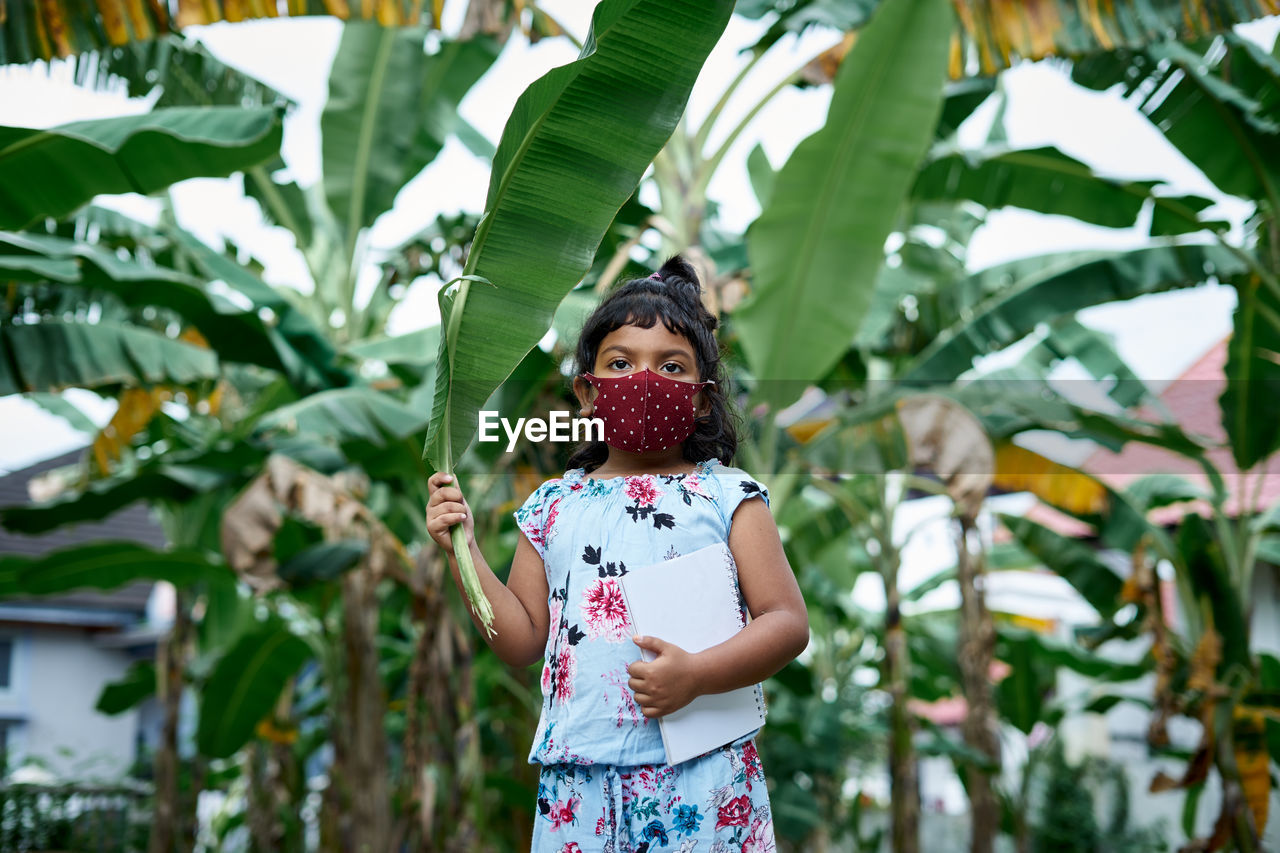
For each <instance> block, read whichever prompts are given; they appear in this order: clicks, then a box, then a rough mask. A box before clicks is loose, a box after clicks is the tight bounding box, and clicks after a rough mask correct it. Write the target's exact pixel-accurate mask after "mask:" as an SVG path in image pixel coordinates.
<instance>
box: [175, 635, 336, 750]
mask: <svg viewBox="0 0 1280 853" xmlns="http://www.w3.org/2000/svg"><path fill="white" fill-rule="evenodd" d="M310 657H311V649H310V647H309V646H308V645H307V643H306V642H305V641H304V640H302V639H301V638H300V637H298V636H296V635H295V634H293V633H292V632H291V631H290V630H289V628H288V627H287V626H286V625H285V624H284V623H283V622H282V621H281V620H280V619H278V618H275V619H270V620H268V621H266V622H263V623H262V624H260V625H258V626H257V627H255V628H253V629H251V630H248V631H246V632H244V633H243V634H241V635H240V637H239V638H238V639H237V640H236V642H235V643H234V644H232V645H231V646H230V647H229V648H228V649H227V650H226V652H225V653H223V655H222V656H221V658H219V660H218V663H217V665H216V666H215V667H214V669H213V672H212V673H211V674H210V675H209V679H208V681H206V682H205V684H204V690H203V691H202V696H201V702H200V710H201V713H200V723H199V726H198V728H197V730H196V744H197V745H198V746H199V748H200V752H201V753H202V754H204V755H207V756H209V757H210V758H227V757H230V756H231V755H233V754H234V753H235V752H236V751H237V750H238V749H240V747H242V746H244V745H245V743H246V742H248V740H249V738H251V737H252V736H253V732H254V727H255V726H257V725H258V723H259V722H260V721H261V720H262V719H263V718H264V717H266V716H267V714H269V713H270V712H271V709H272V707H273V706H274V705H275V703H276V700H277V699H278V698H279V696H280V692H281V691H282V690H283V689H284V687H285V684H286V682H288V681H289V680H290V679H292V678H293V677H294V675H296V674H297V672H298V669H299V668H300V667H301V666H302V664H303V663H305V662H306V661H307V660H308V659H309V658H310Z"/></svg>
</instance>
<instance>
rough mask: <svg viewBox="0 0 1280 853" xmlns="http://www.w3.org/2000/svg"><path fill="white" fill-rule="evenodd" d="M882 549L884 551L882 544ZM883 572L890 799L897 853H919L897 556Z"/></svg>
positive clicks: (908, 662) (907, 654)
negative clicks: (889, 700) (888, 698)
mask: <svg viewBox="0 0 1280 853" xmlns="http://www.w3.org/2000/svg"><path fill="white" fill-rule="evenodd" d="M881 547H882V548H883V547H884V544H883V542H882V544H881ZM886 556H888V558H889V559H888V560H886V565H885V567H884V569H883V575H882V576H883V578H884V594H885V617H884V619H885V625H884V659H885V678H886V681H887V683H888V689H889V696H890V698H891V699H892V704H891V705H890V707H889V796H890V799H891V801H892V802H891V803H890V814H891V818H892V826H891V829H890V835H891V836H892V849H893V851H894V853H919V850H920V784H919V779H918V776H917V769H916V753H915V744H914V743H913V738H914V735H915V725H914V723H913V721H912V718H911V712H910V711H909V710H908V709H907V697H908V689H907V687H908V685H907V674H908V672H909V670H910V668H911V656H910V652H909V651H908V649H907V634H906V631H905V630H904V629H903V627H902V612H901V604H902V596H901V594H900V593H899V591H898V559H897V554H896V552H894V553H890V554H887V555H886Z"/></svg>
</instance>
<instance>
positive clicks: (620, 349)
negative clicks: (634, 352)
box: [601, 344, 689, 358]
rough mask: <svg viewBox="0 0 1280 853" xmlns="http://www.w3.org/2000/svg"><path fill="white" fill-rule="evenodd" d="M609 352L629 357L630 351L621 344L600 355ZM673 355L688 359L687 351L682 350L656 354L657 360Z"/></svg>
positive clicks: (612, 346)
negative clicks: (616, 352) (614, 351)
mask: <svg viewBox="0 0 1280 853" xmlns="http://www.w3.org/2000/svg"><path fill="white" fill-rule="evenodd" d="M611 350H617V351H618V352H620V353H622V354H623V355H628V356H629V355H631V349H630V348H629V347H624V346H623V345H622V344H610V345H609V346H607V347H605V348H604V351H603V352H602V353H601V355H603V354H604V353H606V352H609V351H611ZM673 355H680V356H684V357H685V358H689V351H688V350H682V349H668V350H663V351H662V352H660V353H658V358H668V357H670V356H673Z"/></svg>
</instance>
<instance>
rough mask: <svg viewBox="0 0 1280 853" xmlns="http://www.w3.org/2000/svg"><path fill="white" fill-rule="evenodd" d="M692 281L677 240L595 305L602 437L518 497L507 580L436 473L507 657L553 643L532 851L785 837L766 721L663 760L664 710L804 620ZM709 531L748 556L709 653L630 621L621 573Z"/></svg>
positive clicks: (593, 373) (434, 510)
mask: <svg viewBox="0 0 1280 853" xmlns="http://www.w3.org/2000/svg"><path fill="white" fill-rule="evenodd" d="M699 292H700V288H699V285H698V281H697V276H696V274H695V273H694V271H693V268H692V267H691V266H690V265H689V264H688V263H687V262H686V261H685V260H684V259H682V258H680V257H679V256H676V257H674V258H672V259H671V260H669V261H667V263H666V264H664V265H663V267H662V269H661V270H660V271H659V272H657V273H655V274H654V275H652V276H650V277H649V278H648V279H637V280H633V281H629V282H627V283H626V284H624V285H623V286H622V287H620V288H619V289H617V290H616V291H615V292H614V293H612V294H611V295H610V296H609V297H608V298H606V299H605V300H604V302H602V303H601V304H600V306H599V307H598V308H597V309H596V310H595V312H594V313H593V314H592V315H591V316H590V317H589V318H588V319H587V321H586V323H585V324H584V326H583V329H582V333H581V335H580V336H579V338H578V348H577V365H576V368H577V369H576V371H575V373H576V376H575V378H574V380H573V389H574V392H575V394H576V395H577V398H578V401H579V402H580V403H581V405H582V409H581V414H582V415H583V416H590V415H592V414H594V415H595V416H597V417H600V418H601V419H602V420H603V421H604V424H605V440H604V442H589V443H587V444H585V445H583V446H580V447H579V448H577V449H576V450H575V451H574V453H573V455H572V456H571V457H570V459H569V465H570V470H568V471H566V472H565V474H564V476H563V477H561V478H560V479H556V480H549V481H547V482H546V483H543V484H542V485H541V486H540V487H538V489H537V490H536V491H535V492H534V493H533V494H532V495H530V496H529V499H528V500H527V501H525V503H524V505H523V506H521V507H520V508H519V509H518V510H517V511H516V513H515V516H516V522H517V525H518V527H519V528H520V530H521V532H522V533H523V536H521V537H520V538H519V542H518V544H517V546H516V553H515V557H514V560H513V562H512V564H511V573H510V576H509V578H508V580H507V583H506V584H505V585H504V584H503V583H502V582H501V581H500V580H498V578H497V577H496V576H495V575H494V573H493V571H492V570H491V569H490V568H489V567H488V565H487V564H486V563H485V561H484V557H483V556H482V555H481V553H480V550H479V548H477V547H476V545H475V540H474V535H473V533H472V517H471V510H470V508H469V507H468V506H467V503H466V500H465V499H464V498H463V495H462V492H461V491H460V490H459V489H458V488H457V487H456V486H455V485H453V483H452V478H451V477H450V476H448V475H446V474H441V473H437V474H435V475H433V476H432V477H431V480H430V491H431V498H430V500H429V502H428V505H427V529H428V530H429V532H430V534H431V537H432V538H433V539H435V541H436V542H437V543H439V545H440V547H442V548H444V549H445V551H446V552H447V553H448V554H449V564H450V566H451V568H452V570H453V577H454V581H455V582H457V583H459V585H460V584H461V581H460V579H459V575H458V566H457V561H456V559H454V556H453V550H452V547H451V544H450V539H449V527H450V526H451V525H453V524H457V523H459V522H461V523H462V524H464V526H465V527H464V529H465V530H466V532H467V542H468V544H469V547H470V549H471V556H472V559H474V560H475V565H476V571H477V572H478V573H479V575H480V583H481V587H482V588H483V589H484V593H485V595H486V596H488V598H489V601H490V602H491V604H492V605H493V612H494V622H495V624H494V627H495V629H496V631H497V636H495V637H493V638H492V639H490V640H489V644H490V646H491V647H492V648H493V650H494V651H495V652H497V654H498V656H499V657H501V658H502V660H504V661H505V662H506V663H508V664H510V665H512V666H528V665H529V664H531V663H533V662H534V661H536V660H538V659H539V658H543V659H544V664H543V668H542V714H541V718H540V720H539V722H538V729H537V733H536V734H535V736H534V740H533V748H532V750H531V752H530V755H529V761H530V762H532V763H535V764H539V765H541V766H542V770H541V776H540V783H539V787H538V805H537V808H538V811H537V816H536V818H535V824H534V826H535V828H534V833H533V850H534V851H535V853H591V851H597V853H645V851H649V850H657V849H659V848H667V847H671V848H672V849H673V850H674V851H685V853H687V852H688V851H693V850H695V849H696V850H697V853H729V852H730V851H732V853H740V851H741V853H751V851H765V850H768V851H772V850H774V838H773V821H772V818H771V816H770V811H769V799H768V794H767V792H766V789H765V782H764V774H763V771H762V769H761V766H760V759H759V756H758V755H757V754H756V749H755V741H754V734H752V735H748V736H747V737H745V738H741V739H740V740H738V741H735V742H733V743H731V744H726V745H725V746H724V747H722V748H720V749H718V750H715V751H712V752H710V753H707V754H705V755H702V756H699V757H697V758H693V759H690V760H689V761H686V762H684V763H682V764H678V765H675V766H669V765H667V764H665V753H664V750H663V747H662V736H661V734H660V733H659V728H658V723H657V719H656V718H657V717H660V716H662V715H664V714H670V713H671V712H672V711H676V710H678V709H680V708H682V707H684V706H685V705H687V704H688V703H689V702H690V701H692V700H693V699H694V698H696V697H697V696H699V695H701V694H704V693H719V692H724V691H727V690H733V689H736V688H739V687H744V686H746V685H750V684H755V683H756V682H759V681H763V680H764V679H765V678H768V677H769V676H771V675H773V674H774V673H775V672H777V671H778V670H780V669H781V668H782V667H783V666H785V665H786V664H787V662H788V661H790V660H792V659H793V658H794V657H796V655H798V654H799V653H800V652H801V651H803V649H804V647H805V645H806V644H807V643H808V639H809V630H808V616H807V614H806V612H805V606H804V600H803V599H802V598H801V595H800V590H799V588H798V587H797V585H796V581H795V578H794V576H793V575H792V573H791V568H790V566H789V565H788V564H787V559H786V557H785V556H784V554H783V551H782V543H781V541H780V539H779V537H778V530H777V527H776V526H775V525H774V523H773V517H772V515H771V514H770V512H769V509H768V501H769V495H768V491H767V490H766V489H765V488H764V486H762V485H761V484H760V483H758V482H756V481H755V480H753V479H751V478H750V477H749V476H747V474H746V473H744V472H743V471H741V470H739V469H737V468H731V467H729V463H730V462H731V460H732V458H733V454H734V452H735V450H736V449H737V436H736V434H735V430H734V424H733V422H732V420H731V418H730V411H729V402H728V400H727V399H726V397H725V393H724V369H723V367H722V366H721V362H720V351H719V345H718V344H717V342H716V339H715V337H714V335H713V334H712V332H713V330H714V329H715V328H716V318H715V317H714V316H712V315H711V314H710V313H709V312H708V311H707V310H706V309H705V308H704V307H703V305H702V301H701V299H700V297H699ZM757 497H758V498H760V500H752V498H757ZM716 542H728V544H729V549H730V551H731V552H732V554H733V557H734V561H735V562H736V564H737V569H738V584H739V590H740V592H741V598H742V601H743V602H744V603H745V609H746V611H747V612H749V613H750V614H751V621H750V622H749V623H748V624H747V625H746V627H745V628H744V629H743V630H742V631H740V632H739V633H738V634H737V635H735V636H734V637H733V638H732V639H730V640H728V641H727V642H724V643H721V644H720V645H718V646H715V647H712V648H710V649H707V650H705V651H702V652H699V653H697V654H690V653H688V652H685V651H684V650H683V649H680V648H678V647H677V646H675V645H672V644H670V643H666V642H663V641H662V640H661V639H659V638H657V637H637V636H632V634H633V632H632V631H631V627H630V624H629V621H628V618H627V612H626V608H625V606H624V605H623V601H622V596H621V591H620V588H619V585H618V581H617V579H618V578H619V577H620V576H622V575H624V574H626V573H627V572H629V571H635V570H639V569H642V568H643V567H644V566H646V565H652V564H653V563H655V562H657V561H659V560H662V559H671V558H673V557H676V556H679V555H680V554H685V553H689V552H692V551H694V550H697V549H698V548H702V547H705V546H707V545H711V544H714V543H716ZM459 588H461V587H459ZM671 594H672V595H673V596H674V595H680V590H679V589H673V590H671ZM472 618H473V619H475V614H474V613H473V614H472ZM744 620H745V614H744ZM476 621H477V625H478V620H476ZM641 649H647V650H650V651H652V652H654V653H655V654H656V657H655V658H654V660H653V661H651V662H648V663H646V662H642V661H641V658H640V650H641Z"/></svg>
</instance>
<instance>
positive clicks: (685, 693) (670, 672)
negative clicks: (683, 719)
mask: <svg viewBox="0 0 1280 853" xmlns="http://www.w3.org/2000/svg"><path fill="white" fill-rule="evenodd" d="M633 641H634V642H635V644H636V645H637V646H639V647H640V648H642V649H645V650H646V651H650V652H653V653H654V654H655V655H657V657H655V658H654V659H653V660H652V661H649V662H645V661H642V660H641V661H636V662H635V663H633V664H631V665H630V666H628V667H627V674H628V675H630V676H631V678H630V680H629V681H628V682H627V684H628V686H630V687H631V690H632V691H633V692H634V693H635V694H636V701H637V702H639V703H640V710H641V711H642V712H643V713H644V715H645V716H646V717H664V716H666V715H667V714H670V713H671V712H673V711H679V710H680V709H681V708H683V707H684V706H685V705H688V704H689V703H690V702H692V701H693V700H694V699H696V698H698V677H697V673H696V672H695V667H694V662H693V655H691V654H689V653H688V652H686V651H685V650H684V649H682V648H680V647H679V646H677V645H673V644H672V643H668V642H666V641H665V640H659V639H658V638H657V637H634V638H633Z"/></svg>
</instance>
